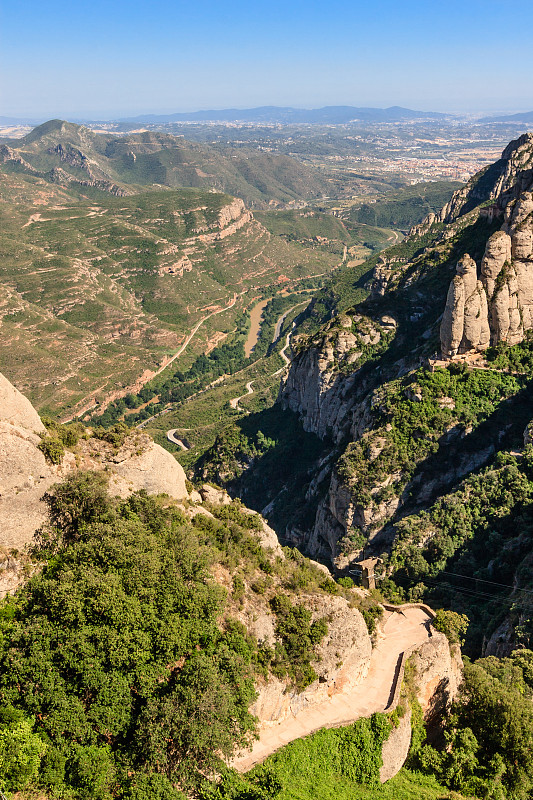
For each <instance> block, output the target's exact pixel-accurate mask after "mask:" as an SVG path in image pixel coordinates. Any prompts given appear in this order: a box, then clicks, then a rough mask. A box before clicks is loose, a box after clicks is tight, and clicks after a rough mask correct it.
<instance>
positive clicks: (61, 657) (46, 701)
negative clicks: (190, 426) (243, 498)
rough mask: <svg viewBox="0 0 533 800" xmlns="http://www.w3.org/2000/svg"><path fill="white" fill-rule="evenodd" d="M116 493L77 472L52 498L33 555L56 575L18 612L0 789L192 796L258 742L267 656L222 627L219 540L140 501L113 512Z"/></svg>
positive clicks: (0, 670)
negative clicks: (259, 661)
mask: <svg viewBox="0 0 533 800" xmlns="http://www.w3.org/2000/svg"><path fill="white" fill-rule="evenodd" d="M104 482H105V479H104V478H103V476H102V475H101V474H92V473H78V474H76V475H74V476H72V477H71V478H69V479H68V480H67V481H66V482H65V483H63V484H61V485H59V486H57V487H56V488H55V489H54V490H52V491H51V492H49V494H48V496H47V502H48V505H49V508H50V512H51V525H50V528H49V529H48V531H47V532H46V534H45V533H43V535H42V537H41V541H40V542H39V543H38V544H37V545H36V553H35V554H36V555H39V557H40V558H41V559H46V558H48V564H47V565H46V566H45V567H44V569H43V571H42V573H40V574H38V575H35V576H34V577H32V578H31V579H30V580H29V582H28V583H27V584H26V586H25V587H24V588H23V589H21V590H19V592H18V594H17V596H16V598H15V599H8V600H6V601H4V605H3V607H2V612H3V613H2V615H1V621H2V625H1V629H2V638H1V643H0V703H2V708H3V709H8V711H6V712H2V714H4V716H3V717H2V718H1V719H0V739H2V741H4V742H5V745H4V747H3V750H2V752H3V756H2V758H3V761H0V779H1V780H3V781H4V785H5V786H6V788H9V787H11V788H12V789H20V788H22V787H23V786H24V785H26V784H27V783H28V782H33V783H34V784H36V785H38V786H41V787H43V788H44V789H46V790H47V791H49V792H50V793H51V794H52V795H53V796H60V795H61V796H63V795H65V796H67V795H68V796H69V797H75V798H87V800H88V798H91V800H107V799H108V798H110V797H111V796H114V797H119V796H120V797H122V796H123V797H131V798H134V797H137V798H141V797H143V792H144V796H146V797H147V796H148V792H149V791H151V790H150V789H149V788H148V787H150V786H151V785H152V784H153V787H154V792H156V789H157V792H159V796H160V797H161V798H169V797H174V796H175V794H173V793H172V791H171V784H179V785H181V786H182V787H184V788H186V787H189V788H191V787H194V786H195V785H197V784H198V782H200V781H201V779H202V775H205V774H206V773H210V772H212V771H216V769H218V767H219V765H220V763H221V759H222V758H224V757H227V756H230V755H231V753H232V752H233V751H234V749H235V748H236V747H239V746H242V745H244V744H245V743H246V742H247V741H248V738H249V736H250V735H251V733H252V732H253V730H254V726H255V721H254V718H253V717H252V716H251V715H250V714H249V712H248V706H249V704H250V702H251V700H252V699H253V697H254V695H255V691H254V680H253V673H254V666H253V661H254V654H255V651H256V649H257V643H256V642H255V641H254V640H253V639H252V638H251V637H249V636H248V635H247V634H246V632H245V631H244V629H243V628H242V626H239V625H238V624H234V625H232V624H231V621H228V624H227V626H226V627H224V628H223V629H221V628H220V627H219V620H220V618H221V614H222V611H223V606H224V592H223V591H222V590H221V589H220V588H219V587H217V586H215V585H214V584H212V583H211V581H210V580H209V576H208V566H209V564H210V562H211V560H212V559H213V558H214V556H215V553H216V549H213V547H212V546H210V544H209V542H210V539H209V537H208V536H204V537H203V540H202V537H198V529H196V530H193V529H192V528H191V527H190V525H189V524H188V523H187V522H186V520H185V518H184V516H183V513H182V512H181V511H180V510H179V509H174V508H172V507H171V508H168V507H165V505H164V504H162V503H161V502H158V500H157V499H154V498H149V497H148V496H147V495H144V494H142V493H141V494H138V495H133V496H132V497H131V498H130V499H129V500H127V501H119V500H112V499H110V498H109V497H108V495H107V494H106V492H105V483H104ZM217 524H220V525H222V523H217ZM231 524H232V525H236V523H231ZM243 535H244V536H247V535H249V534H247V533H246V532H244V531H243ZM11 709H15V710H14V711H11ZM10 714H11V716H9V715H10ZM0 716H1V714H0ZM2 720H3V722H2ZM159 775H160V776H164V778H165V779H166V780H165V779H164V778H163V777H157V776H159ZM150 776H151V777H150ZM154 776H155V777H154ZM153 796H158V795H157V794H154V795H153Z"/></svg>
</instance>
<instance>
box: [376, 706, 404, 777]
mask: <svg viewBox="0 0 533 800" xmlns="http://www.w3.org/2000/svg"><path fill="white" fill-rule="evenodd" d="M411 716H412V713H411V709H410V708H409V709H408V710H407V711H406V712H405V714H404V715H403V717H402V718H401V720H400V722H399V723H398V725H397V726H396V727H395V728H393V729H392V731H391V732H390V735H389V738H388V739H387V740H386V741H385V742H383V749H382V751H381V758H382V761H383V765H382V767H381V769H380V770H379V779H380V781H381V783H386V781H389V780H390V779H391V778H394V776H395V775H397V774H398V772H399V771H400V770H401V768H402V767H403V765H404V764H405V760H406V758H407V754H408V753H409V747H410V745H411Z"/></svg>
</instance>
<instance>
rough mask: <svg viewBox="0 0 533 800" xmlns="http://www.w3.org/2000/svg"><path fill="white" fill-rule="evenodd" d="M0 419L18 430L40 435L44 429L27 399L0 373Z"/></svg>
mask: <svg viewBox="0 0 533 800" xmlns="http://www.w3.org/2000/svg"><path fill="white" fill-rule="evenodd" d="M0 419H1V420H2V422H9V423H11V424H12V425H17V426H18V427H19V428H25V429H26V430H28V431H34V432H36V433H41V432H43V431H44V430H45V427H44V425H43V423H42V421H41V418H40V416H39V414H38V413H37V412H36V410H35V409H34V407H33V406H32V404H31V403H30V401H29V400H28V398H27V397H24V395H23V394H22V393H21V392H19V390H18V389H15V387H14V386H13V384H11V383H10V382H9V381H8V380H7V378H6V377H5V376H4V375H2V374H1V373H0Z"/></svg>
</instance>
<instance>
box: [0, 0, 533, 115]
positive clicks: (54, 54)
mask: <svg viewBox="0 0 533 800" xmlns="http://www.w3.org/2000/svg"><path fill="white" fill-rule="evenodd" d="M532 30H533V3H532V2H531V0H462V1H461V2H458V0H423V1H422V0H365V2H361V1H360V0H351V2H344V0H343V1H341V0H321V2H316V1H315V0H306V1H305V2H303V1H301V0H295V1H294V2H292V1H291V0H286V2H279V0H246V1H243V0H231V2H224V0H217V1H213V0H187V1H186V2H182V0H174V1H172V0H143V1H142V2H139V1H138V0H130V2H125V0H106V1H105V2H104V1H103V0H84V1H83V2H82V0H70V2H68V3H58V2H57V0H54V2H50V0H18V1H17V2H13V0H9V2H8V0H0V116H16V117H24V116H28V117H32V118H50V117H63V118H65V117H66V118H70V119H74V118H81V119H112V118H117V117H121V116H129V115H135V114H142V113H172V112H175V111H194V110H199V109H212V108H228V107H236V108H249V107H255V106H260V105H278V106H293V107H297V108H317V107H321V106H324V105H355V106H375V107H387V106H391V105H401V106H405V107H408V108H416V109H420V110H427V111H448V112H458V113H479V112H497V111H502V112H505V111H508V112H511V111H519V110H528V111H529V110H532V109H533V81H532V80H531V78H532V76H533V48H532V47H531V34H532Z"/></svg>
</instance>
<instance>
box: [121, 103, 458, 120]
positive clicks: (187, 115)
mask: <svg viewBox="0 0 533 800" xmlns="http://www.w3.org/2000/svg"><path fill="white" fill-rule="evenodd" d="M448 116H449V115H448V114H444V113H440V112H434V111H413V110H412V109H409V108H402V107H401V106H390V107H389V108H369V107H358V106H324V107H323V108H317V109H301V108H292V107H283V106H259V107H257V108H243V109H237V108H229V109H219V110H209V111H192V112H176V113H174V114H139V115H137V116H135V117H125V118H122V119H120V120H119V122H140V123H142V122H147V123H149V122H150V123H165V122H186V121H191V122H193V121H196V122H279V123H285V124H290V123H295V124H296V123H309V124H312V123H330V124H343V123H347V122H351V121H352V120H359V121H365V122H398V121H401V120H410V119H445V118H446V117H448Z"/></svg>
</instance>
